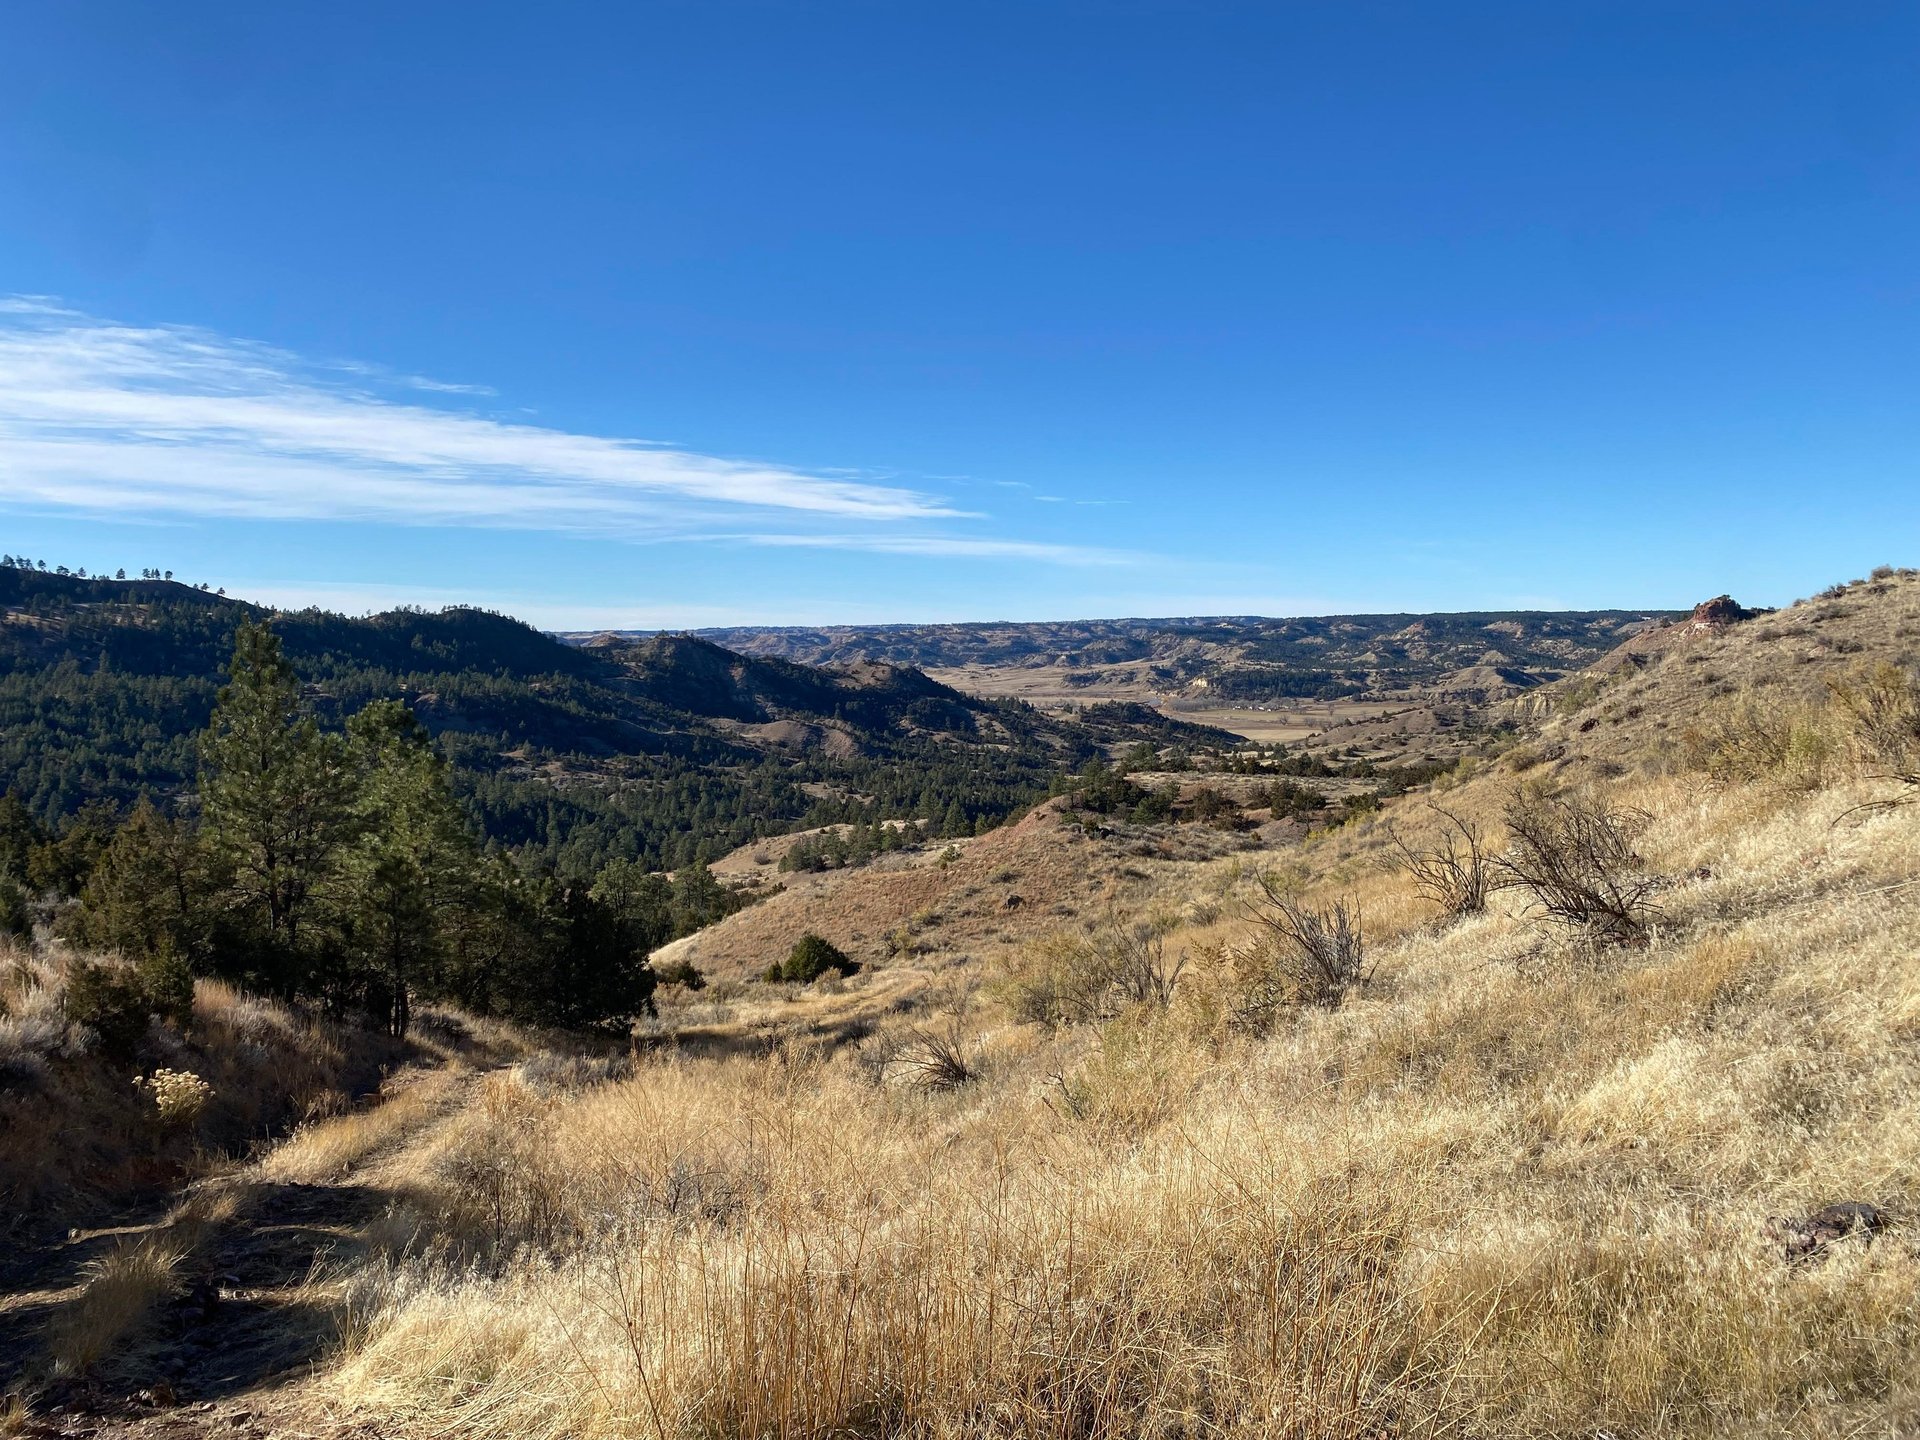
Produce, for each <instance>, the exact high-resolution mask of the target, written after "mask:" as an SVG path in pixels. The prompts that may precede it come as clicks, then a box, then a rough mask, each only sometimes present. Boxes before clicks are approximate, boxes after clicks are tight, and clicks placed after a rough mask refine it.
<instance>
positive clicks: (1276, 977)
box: [1247, 872, 1373, 1009]
mask: <svg viewBox="0 0 1920 1440" xmlns="http://www.w3.org/2000/svg"><path fill="white" fill-rule="evenodd" d="M1256 883H1257V885H1258V894H1256V895H1255V896H1254V898H1253V900H1252V902H1251V903H1250V904H1249V905H1248V907H1247V909H1248V913H1249V914H1250V915H1251V916H1252V918H1253V920H1254V922H1255V923H1256V924H1257V925H1258V926H1259V927H1260V930H1261V932H1262V934H1261V942H1262V943H1261V944H1260V945H1259V946H1257V947H1256V948H1255V949H1254V950H1253V951H1252V952H1250V954H1249V957H1248V958H1249V959H1251V960H1252V961H1253V967H1252V974H1253V977H1254V979H1255V986H1256V989H1257V990H1258V992H1259V993H1258V994H1257V995H1256V996H1254V997H1252V998H1253V999H1254V1000H1255V1001H1256V1004H1264V1005H1269V1006H1318V1007H1322V1008H1325V1009H1334V1008H1336V1007H1338V1006H1339V1005H1340V1003H1341V1002H1342V1001H1344V1000H1345V999H1346V998H1347V996H1348V995H1349V994H1351V993H1352V992H1353V991H1355V990H1358V989H1362V988H1364V987H1365V986H1366V985H1368V984H1369V983H1371V982H1372V979H1373V966H1372V964H1371V963H1369V961H1368V959H1367V941H1366V932H1365V929H1364V927H1363V925H1362V923H1361V918H1360V908H1359V906H1358V905H1357V904H1354V903H1352V902H1351V901H1349V900H1346V899H1338V900H1335V901H1334V902H1333V903H1332V904H1331V905H1326V906H1317V905H1311V904H1308V903H1307V902H1306V901H1304V900H1302V899H1301V898H1300V896H1299V894H1298V893H1297V892H1296V891H1295V889H1294V888H1293V885H1292V883H1291V882H1290V881H1289V880H1288V879H1286V878H1284V877H1281V876H1277V875H1274V874H1273V873H1271V872H1267V873H1264V874H1262V875H1260V876H1259V877H1258V878H1257V881H1256Z"/></svg>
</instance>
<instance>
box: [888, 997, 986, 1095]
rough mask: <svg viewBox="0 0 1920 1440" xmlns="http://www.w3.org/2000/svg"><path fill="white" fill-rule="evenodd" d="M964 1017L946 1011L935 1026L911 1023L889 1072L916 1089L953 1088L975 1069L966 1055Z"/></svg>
mask: <svg viewBox="0 0 1920 1440" xmlns="http://www.w3.org/2000/svg"><path fill="white" fill-rule="evenodd" d="M967 1051H968V1045H967V1037H966V1029H965V1018H964V1017H963V1016H961V1015H959V1014H954V1015H949V1016H948V1017H947V1019H946V1021H945V1022H944V1023H943V1024H941V1025H939V1026H938V1027H927V1026H920V1025H916V1026H914V1027H913V1028H912V1029H911V1030H910V1031H908V1038H907V1041H906V1043H905V1044H904V1045H902V1046H901V1047H900V1048H899V1049H898V1050H897V1051H896V1052H895V1053H894V1055H893V1058H892V1062H891V1066H892V1072H893V1074H895V1075H897V1076H898V1077H899V1078H900V1079H901V1081H902V1082H903V1083H905V1084H906V1085H908V1086H910V1087H912V1088H913V1089H916V1090H957V1089H959V1088H960V1087H961V1086H962V1085H965V1084H966V1083H967V1082H968V1081H969V1080H972V1079H973V1078H974V1077H975V1075H976V1074H977V1073H978V1072H977V1071H976V1070H975V1068H974V1065H973V1062H972V1061H971V1060H970V1059H969V1058H968V1054H967Z"/></svg>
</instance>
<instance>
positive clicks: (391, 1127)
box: [258, 1066, 466, 1185]
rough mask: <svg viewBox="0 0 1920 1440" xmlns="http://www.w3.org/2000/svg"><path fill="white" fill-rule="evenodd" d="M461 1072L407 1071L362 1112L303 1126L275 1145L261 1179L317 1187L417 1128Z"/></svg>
mask: <svg viewBox="0 0 1920 1440" xmlns="http://www.w3.org/2000/svg"><path fill="white" fill-rule="evenodd" d="M465 1074H466V1072H465V1071H464V1069H463V1068H461V1067H458V1066H454V1067H450V1068H447V1069H444V1070H432V1071H409V1072H406V1073H405V1074H404V1075H403V1076H402V1077H401V1078H400V1080H399V1082H398V1083H393V1082H390V1083H389V1084H388V1086H386V1087H383V1089H382V1092H381V1094H379V1095H378V1096H375V1097H374V1099H373V1103H371V1104H370V1105H369V1106H368V1107H367V1108H365V1109H361V1110H352V1111H348V1112H347V1113H345V1114H341V1115H334V1116H331V1117H328V1118H326V1119H321V1120H316V1121H312V1122H310V1123H308V1124H305V1125H302V1126H301V1127H300V1128H299V1129H297V1130H295V1131H294V1132H293V1134H292V1135H290V1136H288V1137H287V1139H286V1140H285V1142H283V1143H282V1144H280V1145H278V1146H276V1147H274V1149H273V1150H272V1152H271V1153H269V1154H268V1155H266V1156H265V1157H264V1158H263V1159H262V1160H261V1162H260V1165H259V1167H258V1169H259V1174H260V1178H262V1179H264V1180H268V1181H275V1182H280V1183H285V1184H296V1185H320V1184H325V1183H328V1182H330V1181H336V1180H339V1179H341V1178H342V1177H344V1176H345V1175H346V1174H347V1173H348V1172H349V1171H350V1170H352V1169H353V1168H354V1167H355V1166H357V1165H360V1164H362V1163H363V1162H365V1161H366V1160H367V1159H368V1157H370V1156H372V1155H374V1154H376V1153H378V1152H379V1151H381V1150H382V1149H384V1148H385V1147H387V1146H389V1145H392V1144H393V1143H394V1142H395V1141H396V1140H399V1139H401V1138H402V1137H404V1136H406V1135H408V1134H409V1133H410V1132H412V1131H414V1130H416V1129H418V1128H419V1127H420V1126H421V1125H422V1124H424V1123H425V1122H426V1121H427V1120H429V1119H430V1118H432V1116H433V1115H434V1113H435V1112H436V1111H437V1110H438V1109H439V1108H440V1107H441V1106H443V1105H444V1104H446V1102H447V1100H448V1098H449V1097H450V1096H451V1095H453V1094H454V1093H455V1091H456V1089H457V1088H458V1086H459V1085H460V1083H461V1082H462V1080H463V1078H464V1077H465Z"/></svg>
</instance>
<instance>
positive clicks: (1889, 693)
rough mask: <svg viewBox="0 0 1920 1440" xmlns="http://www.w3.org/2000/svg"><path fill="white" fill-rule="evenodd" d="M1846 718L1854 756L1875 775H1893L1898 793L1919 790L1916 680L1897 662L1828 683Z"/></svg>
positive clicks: (1919, 722)
mask: <svg viewBox="0 0 1920 1440" xmlns="http://www.w3.org/2000/svg"><path fill="white" fill-rule="evenodd" d="M1828 688H1829V690H1830V691H1831V692H1832V695H1833V701H1834V704H1835V705H1837V706H1838V707H1839V709H1840V711H1841V712H1842V713H1843V714H1844V715H1845V716H1846V718H1847V720H1848V722H1849V726H1848V728H1849V731H1850V735H1849V738H1850V740H1851V742H1852V748H1853V752H1854V756H1855V758H1856V760H1857V761H1858V763H1859V764H1860V766H1861V769H1862V770H1863V772H1864V773H1865V774H1866V775H1867V776H1868V777H1869V778H1871V779H1874V780H1887V781H1892V782H1893V783H1895V784H1897V785H1898V786H1900V788H1901V792H1902V797H1901V798H1902V799H1907V798H1911V796H1912V795H1913V793H1914V792H1915V791H1920V685H1916V684H1915V681H1914V677H1913V676H1912V675H1911V674H1910V673H1909V672H1907V671H1906V670H1903V669H1902V668H1900V667H1899V666H1897V665H1882V666H1879V667H1878V668H1877V669H1875V670H1872V671H1871V672H1869V673H1867V674H1865V675H1862V676H1859V677H1857V678H1855V679H1851V680H1836V681H1833V682H1831V683H1830V684H1829V686H1828Z"/></svg>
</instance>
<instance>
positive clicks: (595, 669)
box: [0, 567, 1231, 872]
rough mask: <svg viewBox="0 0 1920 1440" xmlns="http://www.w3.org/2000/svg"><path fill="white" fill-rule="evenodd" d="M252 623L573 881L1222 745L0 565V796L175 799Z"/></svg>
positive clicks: (484, 630) (967, 809) (44, 811)
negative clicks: (415, 744) (1111, 758)
mask: <svg viewBox="0 0 1920 1440" xmlns="http://www.w3.org/2000/svg"><path fill="white" fill-rule="evenodd" d="M248 619H252V620H265V621H267V622H268V623H270V624H271V626H272V627H273V629H274V630H275V631H276V633H277V634H278V635H279V636H280V639H281V643H282V645H283V647H284V649H285V651H286V654H287V656H288V658H289V659H290V660H291V661H292V662H293V664H294V666H295V667H296V669H297V670H298V671H299V673H300V676H301V678H302V680H303V681H304V682H305V686H306V699H307V702H308V703H309V704H310V705H312V707H313V708H314V709H315V710H316V711H317V712H318V713H319V714H320V716H321V717H322V719H323V721H329V722H335V723H337V722H339V721H340V720H342V719H343V718H344V716H345V715H347V714H349V713H351V712H352V711H353V710H356V709H358V708H359V707H360V706H362V705H364V704H366V703H367V702H368V701H371V700H375V699H380V698H387V697H391V698H397V699H401V700H404V701H406V702H407V703H408V704H409V705H411V706H412V707H413V709H414V710H415V712H416V713H417V714H418V715H419V716H420V718H421V719H422V720H423V721H424V722H425V723H426V725H427V726H428V728H429V729H430V730H431V731H432V732H433V733H434V734H435V736H436V737H437V740H438V743H439V745H440V747H441V748H442V750H443V751H444V752H445V753H446V754H447V755H448V756H449V757H450V758H451V759H452V760H453V761H454V763H455V765H456V767H457V768H456V778H457V784H458V789H459V793H460V795H461V798H462V800H463V802H464V803H465V804H466V806H467V808H468V810H469V812H470V813H471V814H472V816H473V818H474V819H475V820H476V822H478V823H479V824H480V825H481V826H482V827H483V828H484V830H485V832H486V834H487V835H488V836H489V837H490V838H491V839H493V840H495V841H498V842H499V843H501V844H504V845H507V846H511V847H515V848H519V849H522V850H533V851H537V852H541V853H544V854H546V855H547V856H548V857H549V858H551V859H552V860H554V861H555V862H556V863H562V864H565V865H567V866H568V867H570V868H573V869H576V870H581V871H585V872H591V871H592V870H593V869H595V868H597V866H598V865H599V864H600V863H602V862H603V861H604V860H606V859H608V858H613V857H616V856H620V857H626V858H633V859H639V860H642V861H645V862H647V863H649V864H653V865H656V866H660V867H672V866H677V865H682V864H685V863H687V862H689V861H691V860H693V859H696V858H699V857H701V856H703V855H711V856H716V857H717V856H719V855H722V854H725V853H726V852H727V851H729V850H731V849H733V848H734V847H735V846H737V845H740V844H742V843H744V842H746V841H748V840H751V839H753V838H755V837H757V836H762V835H768V834H778V833H781V832H782V831H784V830H788V829H793V828H798V827H802V826H807V825H820V824H827V823H833V822H837V821H846V820H852V819H862V818H866V819H873V818H888V817H911V816H927V817H933V818H936V819H938V818H940V817H943V816H949V815H951V814H953V813H956V811H957V813H959V814H960V815H962V816H963V817H964V819H965V822H966V823H967V824H968V826H969V827H970V828H971V827H973V826H975V825H990V824H993V823H996V822H998V821H999V820H1000V819H1002V818H1004V817H1005V816H1006V815H1008V814H1010V813H1012V812H1014V811H1017V810H1020V809H1022V808H1024V807H1025V806H1026V805H1029V804H1031V803H1032V802H1033V801H1035V800H1037V799H1039V798H1042V797H1044V796H1045V795H1046V793H1047V791H1048V788H1049V785H1050V784H1051V783H1052V782H1053V780H1054V778H1055V777H1056V776H1058V775H1059V774H1061V773H1062V772H1064V771H1070V770H1072V769H1075V768H1077V767H1078V766H1080V765H1082V764H1084V763H1085V762H1086V761H1087V760H1088V759H1090V758H1093V757H1094V756H1097V755H1102V754H1105V753H1106V752H1107V751H1109V750H1110V749H1112V748H1113V747H1116V746H1119V745H1123V744H1131V743H1135V742H1138V741H1142V740H1145V741H1148V742H1150V743H1154V744H1163V745H1164V744H1174V743H1198V744H1207V743H1222V742H1228V741H1230V740H1231V737H1228V736H1226V735H1223V734H1221V733H1219V732H1214V731H1209V730H1206V729H1205V728H1204V727H1200V726H1195V725H1186V724H1183V723H1181V722H1179V721H1175V720H1169V719H1167V718H1165V717H1163V716H1160V715H1159V714H1157V713H1155V712H1154V711H1152V710H1150V709H1147V708H1145V707H1127V706H1116V707H1100V708H1098V709H1096V710H1095V711H1093V712H1092V713H1090V714H1088V715H1086V716H1084V717H1079V718H1074V719H1067V718H1061V717H1056V716H1047V715H1043V714H1041V713H1039V712H1038V711H1035V710H1033V709H1031V708H1030V707H1027V706H1024V705H1021V704H1018V703H1014V702H1007V701H1000V700H992V699H983V698H981V697H977V696H970V695H966V694H963V693H961V692H958V691H955V690H953V689H951V688H949V687H947V686H944V685H941V684H939V683H938V682H936V681H934V680H931V679H929V678H928V677H927V676H926V675H924V674H921V673H920V672H918V671H916V670H914V669H911V668H909V667H904V666H898V665H893V664H887V663H869V662H861V663H853V664H845V665H836V666H830V667H817V666H808V665H802V664H797V663H794V662H791V661H787V660H782V659H778V658H769V657H763V656H746V655H739V654H735V653H732V652H730V651H727V650H725V649H723V648H721V647H719V646H717V645H715V644H713V643H711V642H709V641H705V640H700V639H697V638H693V637H688V636H654V637H649V638H647V639H644V640H638V641H620V640H609V641H606V642H603V643H596V644H591V645H584V646H582V645H570V644H566V643H563V642H561V641H559V640H557V639H555V638H554V637H552V636H549V635H546V634H544V633H542V632H540V631H538V630H535V629H534V628H532V627H531V626H528V625H525V624H522V623H521V622H519V621H517V620H513V619H511V618H509V617H507V616H504V615H498V614H494V613H491V612H487V611H482V610H473V609H453V610H446V611H441V612H437V613H428V612H424V611H417V610H397V611H392V612H389V613H386V614H382V615H374V616H368V617H365V618H360V619H354V618H349V617H346V616H341V615H334V614H329V613H325V612H322V611H317V610H306V611H298V612H286V611H271V610H268V609H266V608H264V607H260V606H255V605H250V604H247V603H245V602H243V601H240V600H236V599H228V598H226V597H224V596H219V595H213V594H209V593H208V592H205V591H201V590H195V589H193V588H191V587H189V586H186V585H180V584H175V583H172V582H169V581H115V580H107V579H103V578H93V579H84V578H78V577H74V576H64V575H58V574H48V573H44V572H38V571H29V570H25V569H20V568H15V567H8V568H5V569H0V785H4V787H5V788H6V789H7V790H9V791H10V792H11V793H13V794H14V795H15V796H16V797H18V798H19V799H20V800H21V801H22V802H23V803H25V804H26V805H27V806H28V808H29V809H30V810H31V811H33V812H34V813H35V814H37V815H39V816H40V817H42V818H43V819H45V820H48V821H53V820H57V819H59V818H61V817H63V816H70V815H72V814H75V813H76V812H78V811H79V810H81V809H82V808H83V807H84V806H86V805H88V804H90V803H94V802H100V803H104V804H105V805H107V806H110V807H112V808H114V809H116V810H124V809H125V808H126V807H128V806H130V805H131V804H132V802H133V801H134V800H135V799H136V798H137V797H138V796H139V795H142V794H149V795H153V796H155V797H158V798H161V799H163V800H173V801H176V802H181V803H190V802H191V798H192V796H191V792H192V786H193V783H194V774H195V742H196V736H197V735H198V733H199V731H200V730H201V729H202V728H203V727H204V726H205V724H206V722H207V718H208V716H209V714H210V713H211V710H212V706H213V702H214V697H215V694H216V692H217V691H218V689H219V686H220V683H221V678H222V674H223V671H224V667H225V665H226V662H227V658H228V655H229V653H230V651H231V648H232V635H233V630H234V627H235V626H236V625H238V624H239V623H240V622H241V621H243V620H248Z"/></svg>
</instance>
